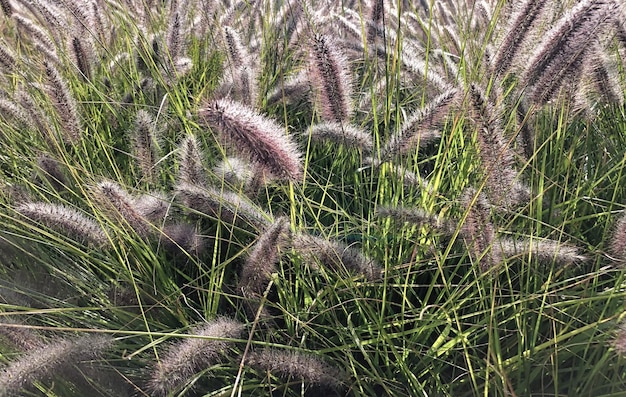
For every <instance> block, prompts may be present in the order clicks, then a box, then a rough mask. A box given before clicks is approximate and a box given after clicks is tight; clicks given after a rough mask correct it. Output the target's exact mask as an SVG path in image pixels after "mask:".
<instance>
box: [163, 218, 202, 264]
mask: <svg viewBox="0 0 626 397" xmlns="http://www.w3.org/2000/svg"><path fill="white" fill-rule="evenodd" d="M159 243H160V244H161V245H162V246H163V248H164V249H165V250H166V251H167V252H169V253H170V254H180V253H183V254H184V253H186V254H189V255H195V256H198V255H201V254H202V253H204V252H205V251H206V250H207V246H208V245H207V243H208V239H207V238H204V237H203V236H201V235H200V233H199V230H198V226H197V225H192V224H189V223H183V222H179V223H171V224H167V225H165V226H163V229H162V230H161V236H160V238H159Z"/></svg>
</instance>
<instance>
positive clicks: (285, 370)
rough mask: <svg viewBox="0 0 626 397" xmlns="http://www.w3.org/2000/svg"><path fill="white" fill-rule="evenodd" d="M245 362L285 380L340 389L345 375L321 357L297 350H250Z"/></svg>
mask: <svg viewBox="0 0 626 397" xmlns="http://www.w3.org/2000/svg"><path fill="white" fill-rule="evenodd" d="M246 363H247V364H248V365H249V366H251V367H253V368H255V369H257V370H260V371H264V372H269V373H271V374H272V375H275V376H278V377H281V378H283V379H285V380H287V379H290V378H295V379H299V380H302V381H303V382H305V383H308V384H310V385H312V386H320V387H326V388H330V389H340V388H342V387H343V386H344V383H345V381H346V376H345V374H344V373H342V372H341V371H340V370H339V369H338V368H335V367H333V366H331V365H329V364H327V363H325V362H324V361H322V360H321V359H319V358H317V357H315V356H313V355H309V354H303V353H299V352H286V351H281V350H277V349H263V350H260V351H252V352H251V353H250V354H249V355H248V357H247V359H246Z"/></svg>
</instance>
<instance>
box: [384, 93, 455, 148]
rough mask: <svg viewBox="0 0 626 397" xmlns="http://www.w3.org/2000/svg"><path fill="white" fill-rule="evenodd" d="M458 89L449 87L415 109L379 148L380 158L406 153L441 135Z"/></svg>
mask: <svg viewBox="0 0 626 397" xmlns="http://www.w3.org/2000/svg"><path fill="white" fill-rule="evenodd" d="M458 93H459V90H458V89H456V88H451V89H449V90H447V91H445V92H444V93H442V94H441V95H439V96H437V97H436V98H435V99H433V100H432V101H431V102H430V103H428V104H427V105H426V106H425V107H423V108H422V109H419V110H417V111H415V112H414V113H413V114H411V115H410V116H409V117H408V118H407V119H406V120H405V121H404V122H403V123H402V127H401V129H400V131H398V132H397V133H395V134H394V135H392V136H391V138H390V139H389V141H388V142H387V143H386V144H385V146H384V147H383V148H382V149H381V156H380V158H381V159H388V158H389V157H391V156H393V155H394V154H402V153H406V152H407V151H408V150H410V149H411V148H413V147H415V146H418V147H424V146H426V145H428V144H429V143H431V142H433V141H435V140H437V139H439V138H440V137H441V132H440V130H441V128H442V127H443V124H444V123H445V118H446V116H447V115H448V113H449V111H450V109H451V107H452V106H454V104H455V103H456V101H457V99H458Z"/></svg>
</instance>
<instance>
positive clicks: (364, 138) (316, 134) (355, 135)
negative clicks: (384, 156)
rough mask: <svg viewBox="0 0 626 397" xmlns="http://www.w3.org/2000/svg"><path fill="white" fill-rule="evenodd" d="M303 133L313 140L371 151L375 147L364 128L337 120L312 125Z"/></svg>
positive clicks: (366, 151)
mask: <svg viewBox="0 0 626 397" xmlns="http://www.w3.org/2000/svg"><path fill="white" fill-rule="evenodd" d="M302 135H304V136H310V137H311V140H313V141H321V142H324V141H327V142H333V143H336V144H340V145H346V146H348V147H351V148H355V149H360V150H362V151H363V152H365V153H369V152H370V151H371V150H372V148H373V147H374V142H373V141H372V136H371V135H370V134H368V133H366V132H365V131H363V130H362V129H360V128H358V127H356V126H354V125H351V124H341V123H335V122H322V123H318V124H314V125H313V126H311V128H310V130H309V132H305V133H303V134H302Z"/></svg>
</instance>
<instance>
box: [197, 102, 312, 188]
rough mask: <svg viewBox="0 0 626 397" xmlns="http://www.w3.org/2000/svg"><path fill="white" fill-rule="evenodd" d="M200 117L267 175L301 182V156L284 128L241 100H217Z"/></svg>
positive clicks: (201, 112) (202, 111) (203, 110)
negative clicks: (239, 101) (240, 101)
mask: <svg viewBox="0 0 626 397" xmlns="http://www.w3.org/2000/svg"><path fill="white" fill-rule="evenodd" d="M200 117H201V119H202V120H203V121H204V122H205V123H206V124H207V125H209V126H210V127H212V128H215V129H216V130H217V131H219V133H220V138H221V139H222V141H224V142H227V143H231V144H232V146H233V148H234V149H235V150H237V151H238V152H239V154H241V155H245V156H247V157H248V158H249V159H250V160H251V161H252V162H253V163H255V164H256V165H258V166H259V167H260V168H261V169H262V170H263V171H264V173H265V174H267V176H268V177H270V176H273V177H276V178H279V179H285V180H290V181H299V180H300V179H301V178H302V174H303V170H302V162H301V155H300V152H299V151H298V149H297V147H296V144H295V143H294V142H292V141H291V139H290V138H289V137H288V136H287V135H285V132H284V130H285V129H284V128H283V127H281V126H280V125H278V123H276V122H275V121H273V120H272V119H270V118H268V117H266V116H262V115H261V114H259V113H257V112H256V111H254V110H253V109H251V108H249V107H248V106H245V105H243V104H241V103H237V102H233V101H230V100H226V99H223V100H218V101H214V102H212V103H210V104H208V106H206V107H204V108H203V109H201V110H200Z"/></svg>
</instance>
